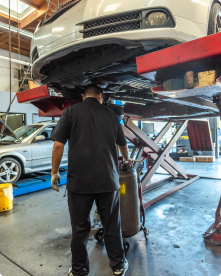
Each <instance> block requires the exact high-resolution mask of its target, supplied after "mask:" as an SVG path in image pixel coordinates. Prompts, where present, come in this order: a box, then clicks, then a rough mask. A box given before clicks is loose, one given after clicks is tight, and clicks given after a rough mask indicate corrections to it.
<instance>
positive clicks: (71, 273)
mask: <svg viewBox="0 0 221 276" xmlns="http://www.w3.org/2000/svg"><path fill="white" fill-rule="evenodd" d="M67 276H78V275H76V274H73V272H72V268H70V269H69V270H68V275H67ZM85 276H87V275H85Z"/></svg>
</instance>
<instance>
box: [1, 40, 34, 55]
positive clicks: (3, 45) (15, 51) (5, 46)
mask: <svg viewBox="0 0 221 276" xmlns="http://www.w3.org/2000/svg"><path fill="white" fill-rule="evenodd" d="M0 48H1V49H4V50H7V51H9V46H8V45H5V44H1V43H0ZM11 51H12V52H13V53H16V54H21V55H23V56H26V57H30V55H29V53H28V52H27V51H24V50H21V51H19V50H17V49H14V48H13V47H11Z"/></svg>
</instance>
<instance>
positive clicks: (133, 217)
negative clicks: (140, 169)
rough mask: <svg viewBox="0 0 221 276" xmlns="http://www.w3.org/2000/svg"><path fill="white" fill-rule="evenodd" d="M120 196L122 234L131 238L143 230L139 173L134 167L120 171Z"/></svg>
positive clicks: (127, 167) (125, 167)
mask: <svg viewBox="0 0 221 276" xmlns="http://www.w3.org/2000/svg"><path fill="white" fill-rule="evenodd" d="M119 194H120V212H121V228H122V234H123V237H125V238H129V237H132V236H134V235H136V234H137V233H138V232H139V231H140V229H141V221H140V208H139V205H140V201H139V194H138V180H137V172H136V170H135V169H134V168H133V167H129V166H124V167H123V168H121V169H120V192H119Z"/></svg>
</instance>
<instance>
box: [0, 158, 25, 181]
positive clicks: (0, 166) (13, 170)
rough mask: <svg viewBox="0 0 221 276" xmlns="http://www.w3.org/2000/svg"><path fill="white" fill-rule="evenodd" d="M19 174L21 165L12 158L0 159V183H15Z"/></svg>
mask: <svg viewBox="0 0 221 276" xmlns="http://www.w3.org/2000/svg"><path fill="white" fill-rule="evenodd" d="M20 175H21V165H20V164H19V162H18V161H17V160H15V159H13V158H9V157H8V158H3V159H2V160H1V161H0V183H15V182H16V181H17V180H18V179H19V177H20Z"/></svg>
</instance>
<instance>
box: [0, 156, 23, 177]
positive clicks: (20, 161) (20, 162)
mask: <svg viewBox="0 0 221 276" xmlns="http://www.w3.org/2000/svg"><path fill="white" fill-rule="evenodd" d="M7 157H11V158H13V159H15V160H17V161H18V162H19V164H20V165H21V172H22V173H24V172H25V167H24V164H23V162H22V160H21V159H20V158H19V157H17V156H14V155H6V156H3V157H2V158H1V159H3V158H7Z"/></svg>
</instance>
